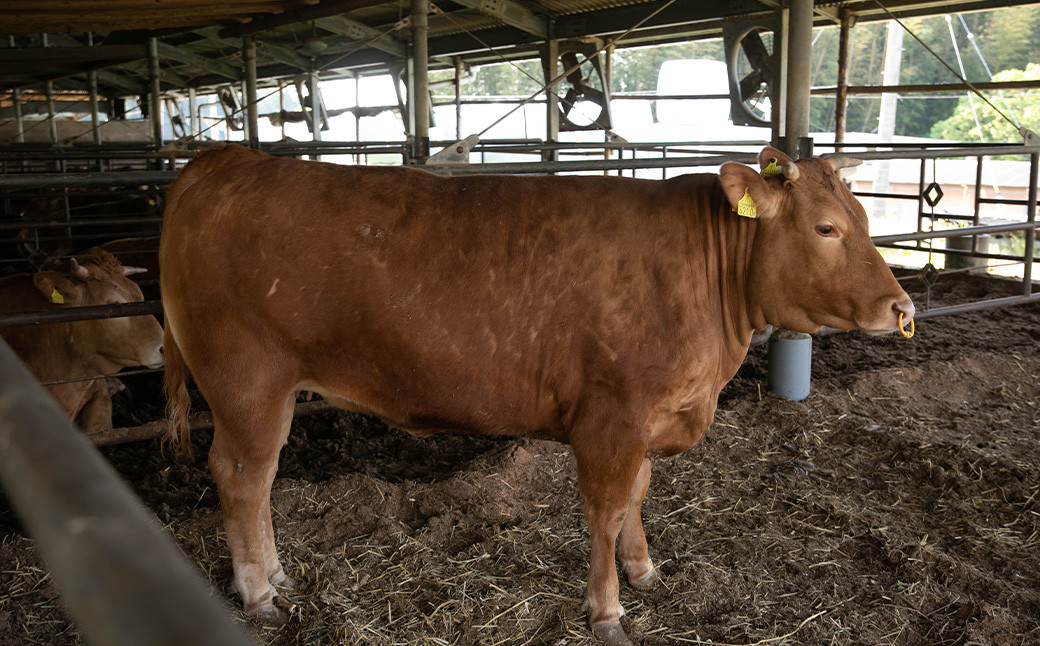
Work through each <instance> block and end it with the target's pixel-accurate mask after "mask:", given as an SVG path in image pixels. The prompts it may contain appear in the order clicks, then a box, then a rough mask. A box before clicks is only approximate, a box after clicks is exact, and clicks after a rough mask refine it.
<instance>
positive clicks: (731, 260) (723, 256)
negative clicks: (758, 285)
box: [690, 175, 762, 359]
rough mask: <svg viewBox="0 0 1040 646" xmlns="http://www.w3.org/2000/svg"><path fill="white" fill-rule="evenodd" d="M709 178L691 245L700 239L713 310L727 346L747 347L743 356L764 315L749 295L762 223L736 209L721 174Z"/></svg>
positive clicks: (693, 229)
mask: <svg viewBox="0 0 1040 646" xmlns="http://www.w3.org/2000/svg"><path fill="white" fill-rule="evenodd" d="M705 177H706V178H711V185H710V190H702V191H700V193H701V194H702V195H704V196H705V198H704V199H705V200H706V203H702V204H699V205H698V207H699V208H698V212H699V213H700V214H702V215H701V217H698V218H695V219H692V220H691V225H690V235H691V238H692V239H693V241H691V244H692V245H697V244H698V242H696V241H699V245H700V246H701V248H702V253H703V254H704V263H705V265H704V267H703V269H702V271H703V272H704V280H705V281H707V287H708V294H709V295H710V297H711V299H712V301H713V302H712V305H713V307H712V310H713V311H714V313H715V314H716V315H717V316H719V317H720V319H721V322H722V324H723V326H722V329H723V332H724V333H725V336H726V342H727V345H735V346H743V349H742V350H739V352H740V355H741V359H743V353H744V352H746V349H747V346H748V345H749V344H750V341H751V335H752V334H753V333H754V330H755V328H756V327H757V326H758V325H759V320H760V319H761V318H762V315H761V312H760V311H758V310H757V309H756V308H755V307H754V306H753V304H752V303H751V301H750V298H749V293H750V292H749V287H750V276H751V266H752V262H753V257H752V248H753V247H754V242H755V233H756V231H757V227H758V223H757V222H756V221H755V220H754V219H751V218H746V217H742V216H739V215H737V214H736V213H734V212H733V209H732V208H731V207H730V204H729V201H728V200H727V199H726V197H725V195H724V194H723V192H722V186H721V184H720V182H719V179H718V176H717V175H711V176H705Z"/></svg>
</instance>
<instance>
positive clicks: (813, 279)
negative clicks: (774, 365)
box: [720, 148, 914, 334]
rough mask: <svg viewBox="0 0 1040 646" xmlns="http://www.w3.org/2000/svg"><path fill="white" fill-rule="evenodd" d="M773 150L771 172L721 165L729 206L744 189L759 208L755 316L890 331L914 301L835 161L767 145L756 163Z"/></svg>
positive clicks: (909, 315)
mask: <svg viewBox="0 0 1040 646" xmlns="http://www.w3.org/2000/svg"><path fill="white" fill-rule="evenodd" d="M772 158H776V160H777V162H776V167H777V169H778V170H780V173H779V174H774V175H773V176H771V177H763V173H760V172H759V171H758V170H756V169H753V168H749V167H748V166H744V165H743V164H737V163H733V162H729V163H726V164H724V165H723V166H722V169H721V171H720V176H721V179H722V187H723V190H724V191H725V193H726V197H727V198H728V199H729V201H730V203H731V204H732V205H733V208H734V209H736V208H737V206H738V203H739V201H740V200H741V198H743V197H744V195H745V192H746V193H747V195H750V197H751V198H752V199H753V200H754V203H755V208H756V210H757V215H758V226H757V230H756V234H755V242H754V246H753V251H752V253H753V257H752V259H751V269H750V272H751V275H750V278H749V280H750V286H749V287H750V293H749V302H750V304H751V308H752V316H753V318H754V319H758V317H759V316H760V317H761V319H763V320H764V323H771V324H773V325H775V326H778V327H785V328H788V329H791V330H796V331H799V332H809V333H812V332H816V331H817V330H819V329H820V327H821V326H824V325H826V326H829V327H833V328H839V329H843V330H848V329H854V328H862V329H864V330H866V331H867V332H870V333H874V334H880V333H884V332H891V331H895V330H898V329H899V315H900V313H902V314H903V323H904V325H906V324H907V323H908V321H909V320H911V319H913V316H914V305H913V303H912V302H911V301H910V297H909V296H907V295H906V292H904V291H903V289H902V288H901V287H900V286H899V283H898V282H897V281H896V279H895V277H894V276H893V275H892V271H891V270H890V269H889V268H888V265H887V264H886V263H885V261H884V259H882V258H881V254H879V253H878V251H877V249H876V248H875V247H874V243H873V242H871V240H870V235H869V233H868V227H867V215H866V213H865V212H864V210H863V206H862V205H861V204H860V203H859V201H858V200H857V199H856V198H855V197H854V196H853V195H852V193H851V192H850V191H849V189H848V188H847V187H846V186H845V184H844V183H843V182H842V181H841V178H840V177H838V174H837V169H838V168H840V166H841V165H842V164H841V161H840V160H837V159H834V160H825V159H819V158H810V159H803V160H800V161H798V162H794V161H792V160H791V158H790V157H788V156H787V155H785V154H784V153H782V152H780V151H779V150H777V149H775V148H765V149H764V150H762V152H761V153H760V154H759V164H760V165H761V167H762V168H763V169H765V168H767V167H768V166H769V163H770V161H771V159H772ZM765 174H766V175H768V173H765ZM734 217H737V216H736V215H734ZM753 322H755V323H756V324H759V323H762V322H763V321H762V320H755V321H753Z"/></svg>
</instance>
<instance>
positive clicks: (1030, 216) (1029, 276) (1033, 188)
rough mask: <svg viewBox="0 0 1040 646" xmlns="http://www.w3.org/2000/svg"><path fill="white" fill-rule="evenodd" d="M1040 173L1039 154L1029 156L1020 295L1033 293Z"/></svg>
mask: <svg viewBox="0 0 1040 646" xmlns="http://www.w3.org/2000/svg"><path fill="white" fill-rule="evenodd" d="M1038 172H1040V154H1038V153H1033V154H1032V155H1030V156H1029V205H1028V206H1027V207H1026V221H1027V222H1029V224H1030V225H1031V227H1030V228H1029V229H1027V230H1026V250H1025V266H1024V267H1023V268H1022V294H1023V295H1024V296H1028V295H1029V294H1032V293H1033V259H1034V258H1035V256H1034V253H1035V251H1036V193H1037V174H1038Z"/></svg>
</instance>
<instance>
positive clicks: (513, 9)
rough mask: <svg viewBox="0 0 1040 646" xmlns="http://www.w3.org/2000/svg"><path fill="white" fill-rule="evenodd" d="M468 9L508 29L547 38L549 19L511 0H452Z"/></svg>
mask: <svg viewBox="0 0 1040 646" xmlns="http://www.w3.org/2000/svg"><path fill="white" fill-rule="evenodd" d="M454 2H456V3H458V4H461V5H463V6H466V7H469V8H470V9H476V10H477V11H479V12H481V13H484V14H487V15H489V16H494V17H495V18H498V19H499V20H501V21H502V22H504V23H505V24H507V25H509V26H510V27H515V28H517V29H519V30H520V31H525V32H527V33H529V34H534V35H535V36H537V37H539V38H542V39H545V38H548V37H549V19H548V18H546V17H545V16H542V15H539V14H536V13H535V12H533V11H531V10H530V9H528V8H527V7H525V6H523V5H520V4H517V3H516V2H513V1H512V0H454Z"/></svg>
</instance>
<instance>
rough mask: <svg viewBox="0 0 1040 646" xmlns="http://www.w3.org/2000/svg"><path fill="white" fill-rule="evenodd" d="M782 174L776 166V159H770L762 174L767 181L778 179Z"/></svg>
mask: <svg viewBox="0 0 1040 646" xmlns="http://www.w3.org/2000/svg"><path fill="white" fill-rule="evenodd" d="M781 174H782V173H781V171H780V168H779V167H778V166H777V165H776V157H772V158H770V159H769V164H768V165H766V167H765V168H763V169H762V172H761V175H762V177H763V178H765V179H769V178H770V177H776V176H777V175H781Z"/></svg>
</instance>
